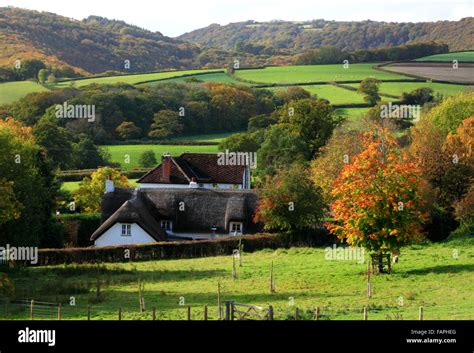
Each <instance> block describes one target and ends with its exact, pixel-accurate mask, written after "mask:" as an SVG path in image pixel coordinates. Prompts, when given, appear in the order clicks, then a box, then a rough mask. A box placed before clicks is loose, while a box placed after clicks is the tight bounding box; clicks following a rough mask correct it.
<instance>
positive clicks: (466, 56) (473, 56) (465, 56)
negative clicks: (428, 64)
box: [416, 51, 474, 62]
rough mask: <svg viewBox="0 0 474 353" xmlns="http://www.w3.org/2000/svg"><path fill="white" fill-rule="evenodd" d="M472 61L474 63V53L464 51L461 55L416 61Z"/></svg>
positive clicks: (447, 55)
mask: <svg viewBox="0 0 474 353" xmlns="http://www.w3.org/2000/svg"><path fill="white" fill-rule="evenodd" d="M453 60H457V61H470V62H474V51H464V52H459V53H445V54H436V55H430V56H425V57H423V58H419V59H416V61H453Z"/></svg>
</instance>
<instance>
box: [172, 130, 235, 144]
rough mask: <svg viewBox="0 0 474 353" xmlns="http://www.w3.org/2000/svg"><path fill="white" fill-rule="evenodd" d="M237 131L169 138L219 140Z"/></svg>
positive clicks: (196, 140)
mask: <svg viewBox="0 0 474 353" xmlns="http://www.w3.org/2000/svg"><path fill="white" fill-rule="evenodd" d="M238 132H243V131H236V132H221V133H217V134H202V135H187V136H179V137H174V138H171V139H170V141H194V142H221V141H222V140H224V139H225V138H227V137H229V136H230V135H233V134H236V133H238Z"/></svg>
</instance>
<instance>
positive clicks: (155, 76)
mask: <svg viewBox="0 0 474 353" xmlns="http://www.w3.org/2000/svg"><path fill="white" fill-rule="evenodd" d="M209 71H211V72H212V71H219V69H212V70H211V69H209V70H184V71H167V72H156V73H148V74H139V75H125V76H110V77H102V78H90V79H85V80H75V81H66V82H59V83H58V84H57V86H58V87H61V88H62V87H68V86H70V85H71V82H74V85H75V86H76V87H81V86H86V85H90V84H92V83H99V84H114V83H118V82H124V83H128V84H131V85H133V84H136V83H138V82H142V81H149V80H160V79H166V78H172V77H176V76H182V75H189V74H196V73H201V72H209ZM222 71H223V69H222Z"/></svg>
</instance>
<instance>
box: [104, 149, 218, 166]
mask: <svg viewBox="0 0 474 353" xmlns="http://www.w3.org/2000/svg"><path fill="white" fill-rule="evenodd" d="M102 147H103V148H104V149H105V150H107V151H109V152H110V154H111V161H112V162H117V163H120V166H121V168H122V169H124V170H129V169H132V168H135V167H139V165H138V160H139V158H140V155H141V154H142V153H143V151H148V150H152V151H153V152H155V155H156V159H157V161H158V162H159V161H160V157H161V156H162V155H163V154H164V153H169V154H170V155H172V156H179V155H181V154H182V153H184V152H218V146H217V145H210V146H192V145H113V146H102ZM128 157H129V159H130V163H126V159H127V160H128Z"/></svg>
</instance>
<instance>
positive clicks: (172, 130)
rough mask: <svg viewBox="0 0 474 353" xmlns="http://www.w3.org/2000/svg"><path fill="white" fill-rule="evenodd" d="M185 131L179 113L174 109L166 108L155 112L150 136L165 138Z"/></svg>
mask: <svg viewBox="0 0 474 353" xmlns="http://www.w3.org/2000/svg"><path fill="white" fill-rule="evenodd" d="M182 131H183V125H182V124H181V122H180V117H179V114H178V113H177V112H175V111H173V110H169V109H165V110H160V111H159V112H158V113H155V115H154V117H153V123H152V124H151V126H150V132H149V133H148V136H150V137H156V138H164V137H168V136H173V135H179V134H181V132H182Z"/></svg>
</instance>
